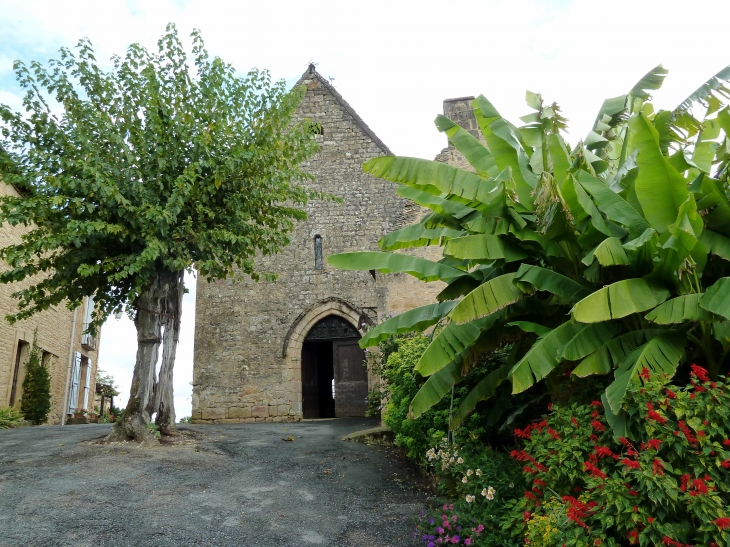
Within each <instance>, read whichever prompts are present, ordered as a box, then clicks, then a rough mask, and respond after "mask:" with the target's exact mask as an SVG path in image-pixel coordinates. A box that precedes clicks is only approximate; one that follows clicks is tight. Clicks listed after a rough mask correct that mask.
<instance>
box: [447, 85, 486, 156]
mask: <svg viewBox="0 0 730 547" xmlns="http://www.w3.org/2000/svg"><path fill="white" fill-rule="evenodd" d="M473 100H474V97H457V98H456V99H446V100H445V101H444V116H446V117H447V118H448V119H450V120H451V121H452V122H454V123H458V124H459V125H460V126H461V127H463V128H464V129H466V130H467V131H468V132H469V133H471V134H472V135H474V136H475V137H476V138H477V139H480V140H484V137H483V136H482V132H481V130H480V129H479V125H477V120H476V118H475V117H474V111H473V110H472V106H471V102H472V101H473ZM449 147H451V143H449Z"/></svg>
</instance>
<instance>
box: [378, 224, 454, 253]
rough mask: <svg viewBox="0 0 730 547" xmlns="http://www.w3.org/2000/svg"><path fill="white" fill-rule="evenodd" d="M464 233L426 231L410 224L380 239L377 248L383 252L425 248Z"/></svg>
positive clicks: (440, 229) (437, 229) (443, 230)
mask: <svg viewBox="0 0 730 547" xmlns="http://www.w3.org/2000/svg"><path fill="white" fill-rule="evenodd" d="M465 233H466V232H461V231H458V230H452V229H450V228H433V229H427V228H425V227H424V226H423V225H422V224H411V225H410V226H406V227H405V228H401V229H400V230H396V231H394V232H391V233H389V234H388V235H386V236H384V237H382V238H380V241H378V247H380V248H381V249H382V250H384V251H395V250H398V249H410V248H413V247H426V246H428V245H441V244H443V242H444V241H446V240H448V239H452V238H455V237H461V236H463V235H464V234H465Z"/></svg>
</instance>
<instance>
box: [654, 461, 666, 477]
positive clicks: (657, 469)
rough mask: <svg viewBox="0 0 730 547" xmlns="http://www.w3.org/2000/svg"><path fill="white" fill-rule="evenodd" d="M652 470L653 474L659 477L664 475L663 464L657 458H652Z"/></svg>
mask: <svg viewBox="0 0 730 547" xmlns="http://www.w3.org/2000/svg"><path fill="white" fill-rule="evenodd" d="M651 468H652V471H653V472H654V474H655V475H659V476H660V477H663V476H664V469H665V467H664V464H663V463H662V461H661V460H660V459H659V458H654V462H653V463H652V464H651Z"/></svg>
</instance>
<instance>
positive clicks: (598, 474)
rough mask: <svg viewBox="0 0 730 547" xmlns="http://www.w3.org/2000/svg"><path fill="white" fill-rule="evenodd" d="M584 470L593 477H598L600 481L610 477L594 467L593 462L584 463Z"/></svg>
mask: <svg viewBox="0 0 730 547" xmlns="http://www.w3.org/2000/svg"><path fill="white" fill-rule="evenodd" d="M583 468H584V469H585V470H586V471H588V472H589V473H590V474H591V475H594V476H596V477H598V478H599V479H605V478H606V477H607V476H608V475H606V474H605V473H604V472H603V471H601V470H600V469H598V468H597V467H596V466H595V465H593V464H592V463H591V462H583Z"/></svg>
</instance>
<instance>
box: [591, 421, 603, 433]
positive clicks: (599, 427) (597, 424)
mask: <svg viewBox="0 0 730 547" xmlns="http://www.w3.org/2000/svg"><path fill="white" fill-rule="evenodd" d="M591 425H592V426H593V429H595V430H596V431H606V426H605V425H603V424H602V423H601V422H599V421H598V420H593V421H592V422H591Z"/></svg>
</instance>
